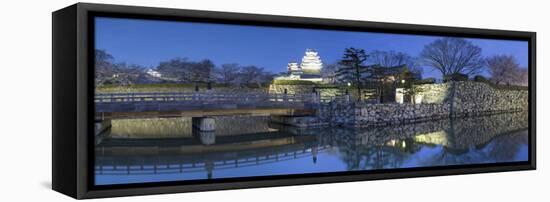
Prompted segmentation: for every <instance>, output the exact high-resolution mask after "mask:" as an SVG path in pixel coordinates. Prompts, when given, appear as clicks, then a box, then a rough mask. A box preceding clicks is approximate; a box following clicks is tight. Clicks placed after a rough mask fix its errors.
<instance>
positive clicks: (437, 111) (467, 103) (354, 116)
mask: <svg viewBox="0 0 550 202" xmlns="http://www.w3.org/2000/svg"><path fill="white" fill-rule="evenodd" d="M418 88H421V89H423V90H422V92H421V93H419V94H417V95H416V96H421V97H422V98H421V99H420V100H421V102H420V104H408V103H405V104H398V103H391V104H364V103H354V102H345V101H339V102H332V103H329V104H326V105H323V106H322V107H321V108H320V111H319V117H320V119H321V120H323V121H326V122H329V123H331V124H333V125H345V126H353V127H367V126H381V125H394V124H402V123H415V122H423V121H429V120H438V119H442V118H448V117H465V116H479V115H489V114H499V113H505V112H520V111H527V110H528V91H526V90H503V89H495V88H493V87H491V86H489V85H488V84H486V83H480V82H472V81H467V82H455V83H454V84H453V83H444V84H425V85H421V86H419V87H418ZM417 100H418V99H417Z"/></svg>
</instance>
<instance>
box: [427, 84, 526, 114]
mask: <svg viewBox="0 0 550 202" xmlns="http://www.w3.org/2000/svg"><path fill="white" fill-rule="evenodd" d="M416 88H417V89H421V90H420V92H419V93H417V95H416V96H418V97H421V98H420V99H417V100H421V103H423V104H424V103H437V104H444V103H449V104H452V105H453V113H455V115H454V116H460V115H467V114H472V115H475V114H476V113H480V112H497V113H498V112H507V111H525V110H527V109H528V102H529V101H528V96H529V92H528V91H527V90H507V89H497V88H494V87H492V86H490V85H489V84H486V83H482V82H472V81H461V82H454V83H443V84H424V85H420V86H417V87H416ZM453 88H454V93H453ZM453 98H454V99H453ZM451 101H452V102H451Z"/></svg>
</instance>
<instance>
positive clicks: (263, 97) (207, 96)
mask: <svg viewBox="0 0 550 202" xmlns="http://www.w3.org/2000/svg"><path fill="white" fill-rule="evenodd" d="M330 100H331V99H330V98H324V99H320V98H319V97H318V96H317V97H316V95H314V94H268V93H194V92H163V93H100V94H96V95H95V98H94V102H95V103H120V102H202V103H208V102H212V103H219V102H240V103H247V102H251V103H253V102H300V103H304V102H319V101H320V102H323V101H330Z"/></svg>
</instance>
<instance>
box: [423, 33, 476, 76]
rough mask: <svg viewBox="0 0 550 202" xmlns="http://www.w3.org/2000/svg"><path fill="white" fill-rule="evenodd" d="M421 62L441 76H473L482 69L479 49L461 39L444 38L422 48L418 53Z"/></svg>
mask: <svg viewBox="0 0 550 202" xmlns="http://www.w3.org/2000/svg"><path fill="white" fill-rule="evenodd" d="M420 57H421V58H422V59H423V62H424V63H425V64H426V65H428V66H430V67H433V68H434V69H437V70H438V71H440V72H441V74H442V75H443V76H448V75H452V74H458V73H460V74H466V75H474V74H477V73H479V72H481V70H482V69H483V67H484V64H485V60H484V59H483V58H482V56H481V48H480V47H478V46H476V45H474V44H472V43H471V42H469V41H467V40H465V39H463V38H452V37H445V38H441V39H437V40H435V41H434V42H432V43H430V44H428V45H426V46H424V49H423V50H422V52H421V53H420Z"/></svg>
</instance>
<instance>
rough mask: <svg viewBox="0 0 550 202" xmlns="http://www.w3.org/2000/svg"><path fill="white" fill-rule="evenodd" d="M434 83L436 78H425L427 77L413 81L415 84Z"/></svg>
mask: <svg viewBox="0 0 550 202" xmlns="http://www.w3.org/2000/svg"><path fill="white" fill-rule="evenodd" d="M433 83H435V78H425V79H421V80H417V81H413V84H415V85H421V84H433Z"/></svg>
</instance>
